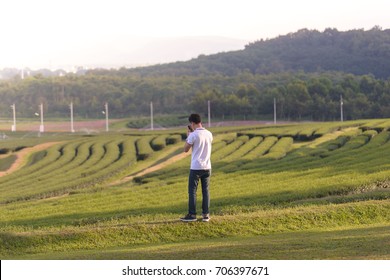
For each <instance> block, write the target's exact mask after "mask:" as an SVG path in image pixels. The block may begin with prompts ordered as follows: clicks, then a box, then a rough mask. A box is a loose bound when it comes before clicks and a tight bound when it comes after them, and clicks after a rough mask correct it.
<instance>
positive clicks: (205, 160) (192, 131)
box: [181, 114, 213, 222]
mask: <svg viewBox="0 0 390 280" xmlns="http://www.w3.org/2000/svg"><path fill="white" fill-rule="evenodd" d="M188 121H189V122H190V125H189V126H188V130H187V140H186V143H185V144H184V152H185V153H187V152H188V151H189V150H190V149H191V147H192V155H191V168H190V174H189V177H188V214H187V215H186V216H185V217H183V218H181V220H182V221H183V222H194V221H196V220H197V219H196V190H197V187H198V183H199V180H200V181H201V184H202V221H204V222H208V221H209V220H210V213H209V206H210V193H209V185H210V176H211V161H210V156H211V143H212V141H213V135H212V134H211V132H210V131H208V130H207V129H205V128H204V127H203V126H202V122H201V119H200V116H199V115H198V114H191V115H190V117H189V118H188Z"/></svg>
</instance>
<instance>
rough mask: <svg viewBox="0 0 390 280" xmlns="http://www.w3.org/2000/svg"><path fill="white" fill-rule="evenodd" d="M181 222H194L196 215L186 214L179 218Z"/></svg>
mask: <svg viewBox="0 0 390 280" xmlns="http://www.w3.org/2000/svg"><path fill="white" fill-rule="evenodd" d="M180 220H181V221H182V222H195V221H196V215H192V214H187V215H186V216H185V217H183V218H180Z"/></svg>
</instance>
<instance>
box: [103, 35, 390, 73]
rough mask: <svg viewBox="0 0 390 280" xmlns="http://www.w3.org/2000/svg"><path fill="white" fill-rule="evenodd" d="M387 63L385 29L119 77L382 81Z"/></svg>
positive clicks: (389, 47) (299, 39) (264, 46)
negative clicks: (306, 75)
mask: <svg viewBox="0 0 390 280" xmlns="http://www.w3.org/2000/svg"><path fill="white" fill-rule="evenodd" d="M389 61H390V29H387V30H381V28H380V27H374V28H372V29H371V30H368V31H364V30H351V31H346V32H340V31H338V30H337V29H331V28H328V29H326V30H324V31H323V32H319V31H316V30H308V29H302V30H299V31H298V32H295V33H289V34H287V35H283V36H279V37H277V38H274V39H269V40H260V41H257V42H254V43H250V44H248V45H247V46H246V47H245V49H244V50H240V51H233V52H226V53H219V54H215V55H209V56H205V55H200V56H199V57H198V58H196V59H192V60H190V61H186V62H177V63H170V64H163V65H157V66H151V67H144V68H137V69H122V70H121V71H125V72H127V73H134V74H141V75H143V76H156V75H164V76H165V75H172V76H183V75H186V76H199V75H208V74H217V73H219V74H222V75H227V76H235V75H237V74H239V73H242V72H249V73H252V74H270V73H281V72H287V71H300V70H302V71H304V72H322V71H340V72H345V73H351V74H355V75H364V74H372V75H374V76H375V77H376V78H380V79H387V78H388V77H390V63H389ZM104 72H105V71H104Z"/></svg>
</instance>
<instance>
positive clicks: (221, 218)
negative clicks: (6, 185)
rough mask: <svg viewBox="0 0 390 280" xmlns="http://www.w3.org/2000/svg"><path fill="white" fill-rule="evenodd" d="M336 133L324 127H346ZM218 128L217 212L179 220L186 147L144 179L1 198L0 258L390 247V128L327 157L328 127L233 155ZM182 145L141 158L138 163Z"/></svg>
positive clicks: (246, 254) (331, 253) (218, 255)
mask: <svg viewBox="0 0 390 280" xmlns="http://www.w3.org/2000/svg"><path fill="white" fill-rule="evenodd" d="M361 123H364V124H365V125H367V124H368V125H369V126H373V125H378V124H379V125H383V123H385V121H383V122H378V121H377V122H375V123H374V122H373V123H372V124H370V123H368V122H364V121H360V122H359V125H360V124H361ZM353 125H354V126H356V124H353ZM300 129H301V130H302V129H303V128H300ZM304 129H305V130H307V125H305V127H304ZM227 131H229V130H227ZM219 133H221V134H219ZM289 133H291V131H290V132H289ZM332 133H333V132H332V130H329V133H328V134H326V135H325V136H324V138H325V139H326V140H327V141H332V140H334V139H335V137H337V136H339V135H337V136H334V135H333V134H332ZM343 133H344V132H341V133H340V132H337V134H343ZM215 135H216V141H215V150H214V152H213V154H216V155H218V154H219V157H220V159H219V160H216V161H214V167H213V169H214V171H213V179H212V190H211V192H212V218H213V220H212V221H211V222H210V223H208V224H207V223H195V224H190V225H187V224H182V223H179V222H177V218H178V217H179V216H180V215H182V214H183V213H184V211H185V209H186V199H187V198H186V190H185V188H186V187H185V186H186V176H187V168H188V164H189V159H188V158H186V159H183V160H181V161H180V162H177V163H175V164H173V165H172V166H169V167H167V168H164V169H163V170H161V171H157V172H155V173H153V174H149V175H145V176H142V177H141V178H138V179H137V180H136V182H139V183H136V182H134V181H130V182H126V183H123V184H120V185H116V186H110V187H108V186H107V185H104V184H103V185H98V186H94V187H91V188H87V189H81V190H78V191H74V192H72V194H71V195H68V196H61V197H58V198H50V199H41V200H31V201H19V202H14V203H10V204H5V205H0V208H1V212H0V227H1V228H0V239H1V241H2V243H0V249H1V256H2V258H22V259H23V258H38V259H39V258H43V259H47V258H49V259H57V258H60V259H61V258H65V259H68V258H76V259H80V258H87V259H88V258H92V259H95V258H96V259H101V258H103V259H121V258H125V259H128V258H129V259H132V258H135V259H167V258H169V259H182V258H188V259H207V258H210V259H230V258H233V259H257V258H265V259H325V258H330V259H342V258H347V259H365V258H367V259H380V258H386V259H388V258H390V252H389V246H386V244H388V240H389V234H388V229H389V227H390V211H389V210H390V209H389V208H390V203H389V192H388V186H387V185H388V180H389V171H388V170H389V167H390V160H389V159H388V157H383V155H384V154H386V153H388V151H389V149H390V146H389V142H388V137H389V136H388V133H387V134H386V135H385V134H379V135H377V136H376V137H374V138H372V139H371V140H370V141H369V142H368V143H366V144H364V145H363V146H361V147H359V148H357V149H351V150H348V146H344V147H341V148H340V149H338V150H337V151H335V152H334V153H332V154H328V155H326V157H320V156H318V155H315V156H313V155H311V154H313V151H315V152H317V151H318V150H317V149H319V147H321V145H324V144H326V143H328V142H327V141H324V138H323V137H321V138H318V139H317V140H314V141H310V142H306V143H295V144H294V145H293V149H294V150H292V151H290V153H289V155H288V156H287V157H285V158H283V159H281V160H270V159H261V158H258V159H256V160H245V159H242V158H241V157H240V158H234V157H233V156H232V155H233V153H234V151H236V153H237V154H240V152H239V149H235V150H233V151H229V148H228V146H229V144H225V145H220V144H218V143H221V144H222V142H223V141H224V140H225V138H226V136H225V134H222V132H215ZM233 143H234V142H233ZM233 143H232V144H233ZM246 143H248V145H249V141H247V142H246ZM179 145H180V144H178V146H179ZM235 145H237V144H236V143H235ZM175 149H176V148H174V147H171V148H169V149H164V150H163V151H161V152H159V153H156V155H154V156H152V157H151V158H149V159H147V160H146V161H145V162H140V163H137V165H136V170H141V169H142V168H144V167H146V166H147V165H151V164H154V162H158V161H159V160H161V159H163V158H166V157H168V156H169V155H171V154H172V153H173V152H174V151H175ZM289 149H291V147H290V148H289ZM343 149H344V150H343ZM243 150H245V149H243ZM174 153H176V152H174ZM224 153H225V154H224ZM229 154H230V156H229ZM157 155H159V156H157ZM224 158H225V160H224ZM137 166H138V167H137ZM133 172H134V170H133ZM130 173H131V172H130ZM382 244H383V245H384V246H383V245H382ZM232 248H234V250H232Z"/></svg>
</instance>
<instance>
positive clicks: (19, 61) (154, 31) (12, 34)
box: [0, 0, 390, 70]
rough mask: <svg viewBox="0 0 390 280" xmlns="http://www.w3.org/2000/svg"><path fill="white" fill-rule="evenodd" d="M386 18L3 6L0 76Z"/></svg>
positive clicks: (306, 11) (221, 1) (265, 3)
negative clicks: (10, 70) (11, 71)
mask: <svg viewBox="0 0 390 280" xmlns="http://www.w3.org/2000/svg"><path fill="white" fill-rule="evenodd" d="M389 13H390V1H388V0H371V1H359V0H354V1H349V0H344V1H343V0H326V1H322V0H318V1H316V0H34V1H31V0H0V31H1V32H0V36H1V37H0V38H1V41H0V42H1V43H0V69H2V68H5V67H15V68H22V67H29V68H31V69H39V68H48V69H51V70H54V69H58V68H67V67H68V68H69V67H73V66H88V67H107V68H110V67H121V66H125V67H128V66H131V65H136V64H139V65H141V64H153V63H160V62H161V63H164V62H170V61H175V60H188V59H190V58H193V57H196V56H197V55H199V54H210V53H217V52H224V51H230V50H238V49H243V48H244V46H245V44H247V43H250V42H254V41H257V40H260V39H271V38H275V37H278V36H279V35H285V34H288V33H290V32H296V31H298V30H299V29H302V28H308V29H316V30H318V31H323V30H324V29H325V28H328V27H331V28H337V29H338V30H339V31H346V30H351V29H364V30H369V29H371V28H372V27H374V26H375V25H378V26H380V27H382V28H383V29H389V28H390V17H389ZM216 38H218V40H217V39H216ZM211 39H213V40H211ZM196 40H198V41H197V42H198V43H194V42H196ZM216 41H218V43H216ZM185 42H191V43H187V44H186V43H185ZM211 44H213V46H211Z"/></svg>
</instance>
